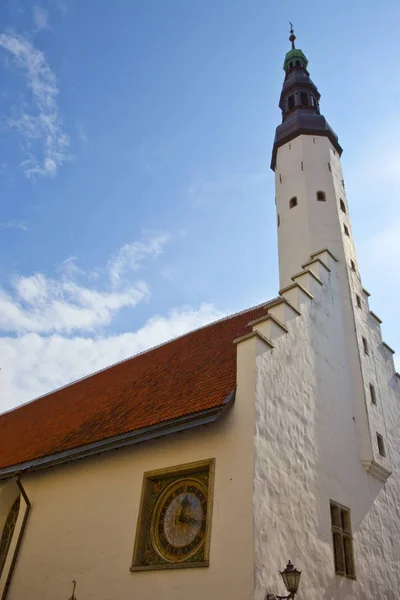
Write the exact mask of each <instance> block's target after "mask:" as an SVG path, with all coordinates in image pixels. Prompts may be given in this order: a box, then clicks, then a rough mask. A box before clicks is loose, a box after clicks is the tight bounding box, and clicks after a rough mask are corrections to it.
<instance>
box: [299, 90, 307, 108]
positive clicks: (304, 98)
mask: <svg viewBox="0 0 400 600" xmlns="http://www.w3.org/2000/svg"><path fill="white" fill-rule="evenodd" d="M300 102H301V105H302V106H308V96H307V94H306V93H305V92H301V94H300Z"/></svg>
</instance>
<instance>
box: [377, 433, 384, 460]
mask: <svg viewBox="0 0 400 600" xmlns="http://www.w3.org/2000/svg"><path fill="white" fill-rule="evenodd" d="M376 441H377V442H378V450H379V454H380V455H381V456H386V452H385V444H384V443H383V437H382V436H381V434H380V433H377V434H376Z"/></svg>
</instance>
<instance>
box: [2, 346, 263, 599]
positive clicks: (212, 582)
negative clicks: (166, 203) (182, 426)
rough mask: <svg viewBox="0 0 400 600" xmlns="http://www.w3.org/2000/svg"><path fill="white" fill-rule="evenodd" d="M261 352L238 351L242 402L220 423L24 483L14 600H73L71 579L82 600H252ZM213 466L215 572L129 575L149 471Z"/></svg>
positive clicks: (251, 348)
mask: <svg viewBox="0 0 400 600" xmlns="http://www.w3.org/2000/svg"><path fill="white" fill-rule="evenodd" d="M257 344H258V341H257V340H255V339H250V340H246V341H244V342H242V343H240V344H238V387H237V394H236V401H235V404H234V405H233V407H232V408H231V409H230V410H229V411H228V412H227V414H226V415H225V416H223V417H222V418H221V421H220V422H217V423H214V424H212V425H209V426H207V427H202V428H197V429H193V430H189V431H187V432H185V433H182V434H175V435H171V436H167V437H165V438H162V439H160V440H157V441H154V442H146V443H143V444H141V445H139V446H133V447H131V448H127V449H124V450H119V451H113V452H108V453H106V454H104V455H101V456H98V457H93V458H90V459H85V460H82V461H77V462H74V463H70V464H69V465H66V466H64V467H57V468H52V469H47V470H43V471H37V472H35V473H32V474H26V475H22V481H23V484H24V486H25V489H26V492H27V494H28V497H29V499H30V501H31V503H32V509H31V513H30V517H29V521H28V526H27V528H26V533H25V536H24V539H23V543H22V546H21V550H20V553H19V557H18V561H17V565H16V570H15V572H14V576H13V579H12V582H11V587H10V590H9V595H8V598H7V600H26V599H27V598H29V600H43V599H44V598H46V599H47V598H48V599H50V598H51V600H66V599H67V598H70V596H71V594H72V581H73V580H75V581H76V582H77V585H76V592H75V593H76V597H77V598H78V599H79V600H83V599H85V600H115V599H116V598H118V600H131V599H132V598H140V600H154V599H155V598H165V599H168V598H171V600H172V599H173V600H186V599H187V598H188V597H190V598H192V599H193V600H203V599H204V598H208V599H209V600H220V599H221V598H225V597H228V598H230V599H231V600H250V599H251V598H253V593H254V540H253V515H252V505H253V464H254V444H253V432H254V394H255V392H254V386H255V355H256V353H257V347H258V346H257ZM208 458H215V459H216V463H215V490H214V503H213V519H212V526H211V547H210V566H209V567H207V568H187V569H176V570H158V571H157V570H154V571H141V572H133V573H132V572H130V570H129V568H130V565H131V560H132V552H133V546H134V540H135V534H136V522H137V517H138V511H139V501H140V494H141V487H142V479H143V473H144V472H145V471H149V470H154V469H162V468H166V467H171V466H174V465H180V464H182V463H190V462H192V461H198V460H203V459H208ZM2 485H3V486H4V485H5V484H1V483H0V488H1V486H2Z"/></svg>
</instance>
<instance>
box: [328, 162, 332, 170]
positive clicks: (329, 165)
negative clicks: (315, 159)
mask: <svg viewBox="0 0 400 600" xmlns="http://www.w3.org/2000/svg"><path fill="white" fill-rule="evenodd" d="M328 169H329V171H332V169H331V163H330V162H328Z"/></svg>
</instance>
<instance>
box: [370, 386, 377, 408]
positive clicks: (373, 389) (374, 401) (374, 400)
mask: <svg viewBox="0 0 400 600" xmlns="http://www.w3.org/2000/svg"><path fill="white" fill-rule="evenodd" d="M369 393H370V395H371V402H372V403H373V404H376V392H375V386H373V385H372V383H370V384H369Z"/></svg>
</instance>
